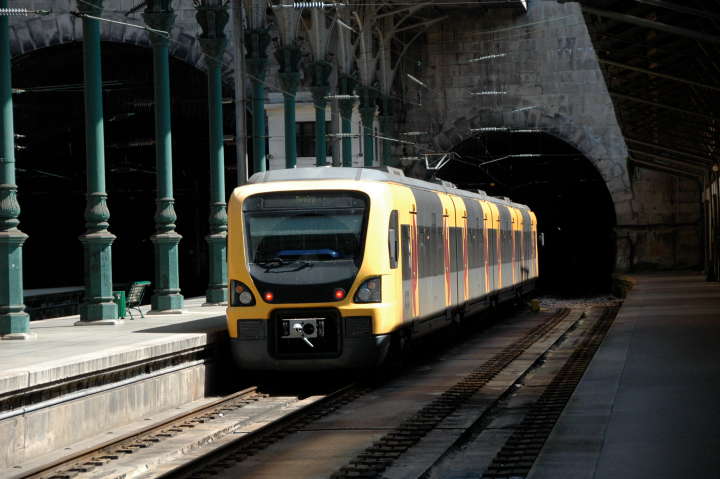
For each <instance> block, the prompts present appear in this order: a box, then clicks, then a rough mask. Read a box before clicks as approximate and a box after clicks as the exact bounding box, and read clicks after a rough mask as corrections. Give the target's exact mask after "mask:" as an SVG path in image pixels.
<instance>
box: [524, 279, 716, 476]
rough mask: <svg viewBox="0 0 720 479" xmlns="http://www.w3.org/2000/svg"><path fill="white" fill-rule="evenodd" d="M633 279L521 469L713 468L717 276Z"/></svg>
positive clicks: (692, 471) (686, 472)
mask: <svg viewBox="0 0 720 479" xmlns="http://www.w3.org/2000/svg"><path fill="white" fill-rule="evenodd" d="M634 279H635V280H636V281H637V284H636V286H635V288H634V289H633V290H632V291H630V294H629V295H628V297H627V299H626V301H625V303H624V304H623V306H622V308H621V309H620V313H619V314H618V317H617V318H616V320H615V323H614V325H613V327H612V328H611V330H610V332H609V333H608V336H607V337H606V339H605V341H604V343H603V344H602V345H601V347H600V350H599V351H598V353H597V354H596V356H595V358H594V359H593V361H592V363H591V364H590V367H589V368H588V370H587V371H586V373H585V375H584V376H583V379H582V381H581V383H580V384H579V385H578V388H577V389H576V390H575V393H574V395H573V396H572V398H571V400H570V402H569V403H568V405H567V407H566V408H565V410H564V411H563V414H562V415H561V417H560V419H559V421H558V423H557V424H556V425H555V428H554V429H553V432H552V434H551V436H550V438H549V439H548V441H547V443H546V444H545V447H544V448H543V451H542V453H541V455H540V456H539V457H538V460H537V461H536V462H535V465H534V467H533V469H532V471H531V473H530V475H529V476H528V477H529V478H530V479H545V478H558V477H573V478H575V479H582V478H588V479H590V478H592V479H610V478H613V479H615V478H653V479H662V478H678V477H718V476H720V454H718V451H720V284H718V283H707V282H705V281H704V279H703V277H701V276H700V275H697V274H690V273H664V274H652V275H638V276H636V277H635V278H634Z"/></svg>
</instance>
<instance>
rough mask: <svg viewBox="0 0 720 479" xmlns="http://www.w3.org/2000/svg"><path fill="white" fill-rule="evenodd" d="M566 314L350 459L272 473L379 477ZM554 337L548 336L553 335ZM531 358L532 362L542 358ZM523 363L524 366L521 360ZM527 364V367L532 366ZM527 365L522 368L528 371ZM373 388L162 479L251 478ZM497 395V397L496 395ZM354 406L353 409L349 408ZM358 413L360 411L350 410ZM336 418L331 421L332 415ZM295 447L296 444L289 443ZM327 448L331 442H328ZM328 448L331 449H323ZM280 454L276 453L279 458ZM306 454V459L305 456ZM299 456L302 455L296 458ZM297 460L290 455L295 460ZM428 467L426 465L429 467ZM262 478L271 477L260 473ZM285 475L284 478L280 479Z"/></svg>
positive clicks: (555, 329)
mask: <svg viewBox="0 0 720 479" xmlns="http://www.w3.org/2000/svg"><path fill="white" fill-rule="evenodd" d="M570 314H571V311H570V310H568V309H561V310H558V311H557V312H556V313H555V314H553V315H550V316H549V317H548V318H546V319H545V320H544V321H541V322H539V324H536V325H535V326H533V327H531V328H526V329H525V330H524V334H522V335H521V336H520V337H519V338H517V339H515V340H514V341H512V342H510V344H507V345H505V346H504V347H502V348H500V350H499V351H498V352H497V353H495V354H493V355H491V356H490V357H489V358H488V359H487V360H485V361H483V362H482V363H481V364H480V365H479V366H477V367H475V368H471V370H470V371H468V372H466V373H465V374H464V375H463V376H464V377H463V378H462V379H461V380H459V381H456V382H455V383H454V384H452V385H449V387H447V388H445V389H444V391H442V392H436V393H433V394H434V395H435V396H436V399H434V400H431V401H429V402H428V403H427V404H425V405H424V406H422V407H420V408H419V410H417V411H416V412H415V413H413V414H410V415H409V416H408V417H406V418H405V419H404V420H402V421H400V422H399V423H398V424H396V425H394V426H393V427H390V428H388V427H385V428H382V429H381V432H382V434H379V435H378V434H376V436H378V437H376V438H375V439H374V440H371V441H366V442H367V445H366V446H365V447H363V448H362V449H356V450H355V451H354V453H353V454H352V455H351V456H349V458H350V460H349V461H348V460H347V459H348V457H346V458H345V460H344V462H345V464H342V465H340V466H339V467H335V468H333V469H334V472H333V469H330V470H328V471H327V474H324V473H319V472H317V471H316V470H313V468H312V467H310V468H309V469H308V470H307V471H305V473H306V474H307V475H305V476H303V472H302V471H292V472H290V471H284V472H282V473H281V472H277V473H276V474H279V475H278V476H277V477H281V476H283V477H333V478H340V479H344V478H365V477H381V476H382V474H383V472H385V471H386V470H387V469H388V468H389V467H391V466H392V465H393V463H394V462H395V461H396V460H397V459H398V458H400V457H401V456H402V455H403V454H405V453H406V452H407V451H408V450H410V449H411V448H413V447H414V446H416V445H418V443H419V442H421V441H422V440H423V438H425V436H427V435H428V434H429V433H431V432H432V431H433V430H434V429H435V428H437V427H438V426H439V425H440V424H441V423H442V422H443V421H445V420H447V419H448V418H449V417H450V416H451V415H452V414H453V413H455V412H456V411H457V410H458V409H459V408H462V407H464V406H467V405H468V404H470V403H472V402H473V400H474V399H476V396H477V394H478V393H479V392H480V391H481V390H483V388H485V387H487V386H488V384H489V383H491V382H493V381H494V380H496V379H497V378H498V376H499V375H501V374H502V373H503V372H504V371H505V370H506V369H507V368H508V367H509V366H510V365H512V364H514V362H515V361H518V360H519V359H520V358H521V356H523V355H524V354H525V353H527V352H528V350H530V349H533V347H536V348H535V349H538V348H537V345H538V342H542V341H543V340H544V341H545V344H543V345H542V346H541V347H540V348H539V349H542V350H543V351H542V352H544V351H545V350H546V349H547V348H549V347H550V346H551V345H552V344H554V343H555V342H556V341H557V340H558V338H559V337H561V336H562V335H563V334H564V333H565V332H566V331H567V330H569V329H570V328H571V327H572V326H573V325H574V324H575V323H576V322H577V320H578V319H579V318H580V317H581V314H580V313H577V314H576V315H575V317H573V318H570V317H569V316H570ZM553 333H554V334H553ZM542 352H540V353H537V354H536V353H533V354H534V356H535V357H540V355H541V354H542ZM524 361H526V362H527V360H524ZM532 362H533V361H531V363H532ZM529 367H530V364H527V365H526V368H529ZM513 383H514V378H510V381H509V384H508V386H512V384H513ZM382 387H383V386H382V385H379V386H376V387H374V388H362V387H361V386H353V387H352V388H350V389H349V390H348V391H345V392H341V393H339V396H338V397H337V398H328V400H327V401H322V402H318V403H317V404H315V405H313V406H312V409H308V410H304V411H298V412H297V413H296V415H294V416H293V417H288V418H287V419H285V420H283V421H282V422H278V423H275V424H272V425H269V426H268V427H267V428H266V429H265V430H262V431H258V433H257V434H255V435H253V436H246V437H243V438H241V439H239V440H237V441H234V442H233V443H231V444H227V445H225V446H223V447H222V448H219V449H217V450H215V451H213V452H212V453H210V454H208V455H204V456H199V457H197V458H195V459H194V460H192V461H190V462H186V463H185V464H183V465H181V466H179V467H177V468H175V469H174V470H172V471H169V472H168V473H167V474H165V475H163V476H162V477H163V478H165V479H170V478H173V479H174V478H191V479H204V478H209V477H251V476H252V475H253V474H254V472H255V471H253V470H252V466H249V467H250V469H249V470H243V469H242V468H241V469H238V467H239V466H242V464H243V463H246V462H253V463H256V464H257V463H258V462H263V459H262V457H260V456H263V455H264V454H270V452H269V449H272V451H273V452H272V455H273V457H275V458H276V459H277V457H278V451H282V449H283V446H282V444H283V443H282V442H281V441H282V440H283V439H286V438H288V442H292V440H291V439H289V436H291V435H292V434H294V433H303V434H307V433H312V432H320V431H323V430H327V431H329V432H331V433H332V432H333V428H332V427H329V428H328V427H327V425H326V424H323V418H326V420H327V416H329V415H331V413H334V412H339V413H340V415H343V412H344V415H345V416H346V415H348V413H349V408H345V409H343V406H345V405H347V404H348V403H350V402H353V401H357V402H361V401H363V400H364V401H365V402H368V401H370V402H372V401H371V400H368V399H367V397H368V396H375V395H380V394H381V393H379V392H378V389H381V388H382ZM499 395H501V394H499ZM354 406H359V405H357V404H354ZM354 409H356V410H357V411H359V410H360V409H361V408H360V407H358V408H354ZM356 415H357V416H360V419H359V420H358V421H357V424H356V425H355V426H348V428H349V429H355V428H359V429H361V428H362V422H363V419H362V413H360V412H357V414H356ZM335 416H337V415H335ZM295 442H297V440H295ZM331 442H332V441H331ZM328 447H332V446H331V445H328ZM280 454H282V452H280ZM308 454H310V453H309V452H308ZM300 455H302V454H300ZM297 456H298V454H294V455H293V458H296V457H297ZM430 465H432V462H431V463H430ZM265 474H269V475H272V473H268V472H267V471H265ZM285 474H287V475H285Z"/></svg>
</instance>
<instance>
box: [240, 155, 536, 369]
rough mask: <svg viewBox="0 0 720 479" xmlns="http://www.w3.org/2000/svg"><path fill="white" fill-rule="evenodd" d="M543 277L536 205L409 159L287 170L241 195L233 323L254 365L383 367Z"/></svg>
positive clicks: (258, 179) (263, 177) (243, 360)
mask: <svg viewBox="0 0 720 479" xmlns="http://www.w3.org/2000/svg"><path fill="white" fill-rule="evenodd" d="M537 276H538V262H537V229H536V219H535V215H534V214H533V212H532V211H530V209H529V208H528V207H527V206H524V205H519V204H515V203H512V202H510V201H509V200H507V199H502V198H493V197H489V196H487V195H485V194H483V193H482V192H478V193H474V192H469V191H463V190H459V189H456V188H452V187H449V186H443V185H440V184H435V183H430V182H426V181H421V180H417V179H413V178H408V177H405V176H404V175H403V174H402V172H401V171H400V170H395V169H391V168H388V169H387V171H381V170H374V169H362V168H301V169H294V170H273V171H268V172H265V173H258V174H256V175H254V176H253V177H252V178H251V179H250V184H248V185H245V186H242V187H239V188H236V189H235V191H234V192H233V194H232V196H231V198H230V200H229V204H228V277H229V278H228V279H229V289H230V290H229V301H228V308H227V324H228V331H229V334H230V338H231V345H232V351H233V356H234V358H235V361H236V362H237V364H238V366H239V367H240V368H242V369H250V370H276V371H283V370H320V369H336V368H363V367H371V366H373V365H376V364H378V363H380V362H381V361H382V360H383V359H384V358H385V356H386V355H387V353H388V350H389V348H390V346H391V344H401V343H404V341H405V340H407V339H409V338H412V337H415V336H418V335H422V334H424V333H427V332H430V331H432V330H435V329H438V328H441V327H443V326H447V325H449V324H451V322H453V321H459V320H461V319H462V318H463V317H464V316H466V315H468V314H470V313H473V312H476V311H478V310H481V309H484V308H487V307H488V306H491V305H493V304H496V303H498V302H501V301H505V300H507V299H510V298H515V297H518V296H520V295H522V294H524V293H526V292H528V291H529V290H531V289H532V288H533V286H534V282H535V279H536V278H537Z"/></svg>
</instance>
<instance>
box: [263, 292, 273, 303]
mask: <svg viewBox="0 0 720 479" xmlns="http://www.w3.org/2000/svg"><path fill="white" fill-rule="evenodd" d="M263 298H264V299H265V301H267V302H268V303H272V301H273V299H275V295H274V294H273V293H272V291H268V292H266V293H265V294H264V295H263Z"/></svg>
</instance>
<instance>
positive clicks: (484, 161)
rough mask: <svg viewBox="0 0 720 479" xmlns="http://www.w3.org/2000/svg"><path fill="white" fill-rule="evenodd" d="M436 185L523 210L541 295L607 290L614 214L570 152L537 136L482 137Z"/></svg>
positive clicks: (598, 181)
mask: <svg viewBox="0 0 720 479" xmlns="http://www.w3.org/2000/svg"><path fill="white" fill-rule="evenodd" d="M454 151H455V153H457V155H458V156H457V157H456V159H455V160H453V161H451V162H449V163H448V164H447V165H446V166H444V167H443V168H442V169H441V170H439V171H438V173H437V176H438V177H439V178H442V179H445V180H448V181H451V182H453V183H455V184H456V185H458V186H459V187H461V188H463V189H469V190H472V189H480V190H483V191H485V192H487V193H488V194H489V195H492V196H507V197H509V198H510V199H512V200H513V201H515V202H518V203H523V204H526V205H528V206H529V207H530V208H531V209H532V210H533V211H534V212H535V213H536V214H537V217H538V231H539V232H540V233H541V234H542V236H543V237H544V242H543V243H544V245H543V246H540V272H541V278H540V283H539V287H540V290H541V291H542V292H545V293H549V294H557V295H567V296H578V295H585V294H599V293H606V292H608V291H609V290H610V286H611V275H612V272H613V269H614V264H615V239H614V230H613V228H614V226H615V209H614V205H613V202H612V198H611V197H610V193H609V191H608V189H607V186H606V185H605V181H604V180H603V178H602V177H601V176H600V174H599V172H598V171H597V169H596V168H595V167H594V166H593V164H592V163H591V162H590V161H589V160H588V159H587V158H586V157H585V156H584V155H583V154H582V153H580V152H579V151H578V150H577V149H576V148H574V147H573V146H571V145H570V144H568V143H566V142H564V141H563V140H560V139H559V138H557V137H555V136H553V135H550V134H548V133H546V132H542V131H534V130H518V131H512V130H508V131H495V132H483V133H479V134H477V135H476V136H474V137H472V138H469V139H467V140H465V141H464V142H462V143H461V144H459V145H458V146H457V147H456V148H455V149H454Z"/></svg>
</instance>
